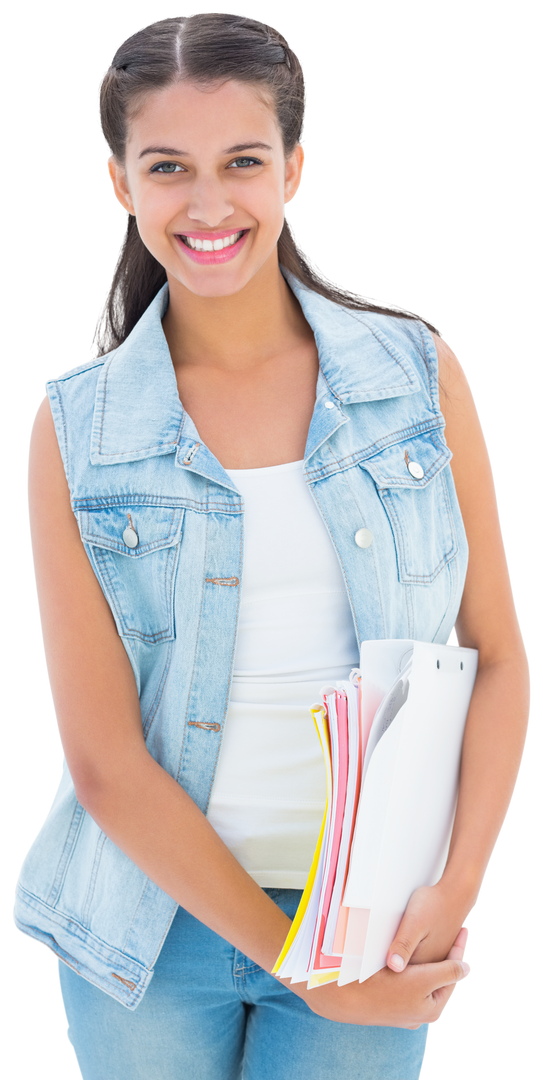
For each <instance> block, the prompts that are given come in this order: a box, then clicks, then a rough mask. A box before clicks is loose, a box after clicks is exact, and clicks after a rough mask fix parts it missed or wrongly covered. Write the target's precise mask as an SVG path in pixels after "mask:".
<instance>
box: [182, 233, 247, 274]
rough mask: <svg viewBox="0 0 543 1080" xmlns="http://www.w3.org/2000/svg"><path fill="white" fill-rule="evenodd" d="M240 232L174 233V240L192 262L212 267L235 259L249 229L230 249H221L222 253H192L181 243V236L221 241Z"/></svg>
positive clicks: (192, 251) (190, 249) (191, 250)
mask: <svg viewBox="0 0 543 1080" xmlns="http://www.w3.org/2000/svg"><path fill="white" fill-rule="evenodd" d="M235 232H240V230H239V229H228V230H223V231H222V232H213V233H211V232H185V233H175V239H176V240H177V243H178V244H179V247H180V248H181V249H182V251H183V253H184V254H185V255H188V257H189V259H192V261H193V262H196V263H200V265H201V266H202V265H203V266H210V265H211V266H212V265H216V264H217V263H224V262H230V259H235V257H236V255H237V254H238V252H240V251H241V249H242V247H243V245H244V243H245V241H246V239H247V237H248V235H249V229H246V230H245V231H244V233H243V236H240V238H239V240H238V241H237V242H236V243H235V244H231V245H230V247H227V248H223V249H222V251H194V250H193V249H192V248H189V247H187V245H186V244H184V243H183V241H182V239H181V237H182V236H190V238H191V240H223V239H224V237H225V236H232V233H235Z"/></svg>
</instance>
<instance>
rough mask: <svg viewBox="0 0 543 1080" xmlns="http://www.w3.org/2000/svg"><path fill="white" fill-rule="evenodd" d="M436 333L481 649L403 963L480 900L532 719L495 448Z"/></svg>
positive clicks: (466, 619) (397, 944)
mask: <svg viewBox="0 0 543 1080" xmlns="http://www.w3.org/2000/svg"><path fill="white" fill-rule="evenodd" d="M434 340H435V344H436V348H437V352H438V357H439V365H440V379H441V384H442V396H441V409H442V412H443V414H444V416H445V420H446V424H447V427H446V433H445V434H446V439H447V443H448V445H449V447H450V449H451V450H452V452H453V459H452V462H451V467H452V471H453V476H454V481H455V486H456V491H457V494H458V500H459V503H460V509H461V511H462V517H463V520H464V525H465V528H466V533H467V537H468V543H469V565H468V571H467V577H466V585H465V589H464V594H463V598H462V604H461V607H460V612H459V616H458V620H457V624H456V629H457V636H458V642H459V644H460V645H464V646H467V647H469V648H474V649H478V650H479V668H478V674H477V680H476V683H475V688H474V692H473V697H472V702H471V707H470V711H469V715H468V721H467V725H466V733H465V737H464V747H463V754H462V769H461V778H460V792H459V799H458V808H457V812H456V818H455V825H454V831H453V836H452V840H451V847H450V852H449V858H448V862H447V866H446V869H445V872H444V874H443V877H442V880H441V882H440V884H439V886H437V887H435V888H434V889H433V890H431V889H428V890H423V889H421V890H417V892H416V893H415V894H414V896H413V899H412V902H411V904H410V905H409V908H408V911H407V913H406V916H405V917H404V919H403V920H402V924H401V925H400V927H399V930H398V934H397V936H396V938H395V940H394V942H393V943H392V945H391V948H390V952H389V957H391V956H392V955H393V954H396V955H399V956H400V957H402V959H403V960H404V962H406V961H407V960H409V959H410V957H411V956H413V958H414V959H415V960H416V961H417V962H420V961H428V960H438V959H442V958H443V957H444V956H446V954H447V952H448V950H449V948H450V945H451V943H452V942H453V941H454V939H455V937H456V934H457V933H458V929H459V928H460V926H461V925H462V922H463V920H464V918H465V916H466V915H467V913H468V912H469V911H470V909H471V908H472V907H473V905H474V903H475V901H476V899H477V894H478V892H479V888H480V885H481V882H482V879H483V875H484V872H485V869H486V866H487V863H488V860H489V858H490V855H491V852H492V849H493V847H494V844H495V842H496V838H497V836H498V833H499V831H500V828H501V825H502V822H503V819H504V817H505V814H506V811H507V807H508V805H509V802H510V799H511V795H512V792H513V787H514V784H515V779H516V776H517V772H518V768H519V764H520V758H521V754H522V749H523V745H524V738H525V733H526V724H527V719H528V693H529V690H528V667H527V661H526V656H525V652H524V647H523V644H522V639H521V636H520V630H519V626H518V623H517V618H516V614H515V608H514V603H513V597H512V593H511V586H510V583H509V576H508V573H507V566H506V561H505V553H504V548H503V542H502V537H501V532H500V523H499V518H498V509H497V505H496V497H495V493H494V484H493V480H492V473H491V469H490V463H489V460H488V454H487V450H486V446H485V443H484V439H483V435H482V432H481V427H480V424H479V420H478V417H477V412H476V409H475V405H474V402H473V398H472V396H471V392H470V389H469V386H468V384H467V381H466V378H465V375H464V373H463V371H462V368H461V367H460V364H459V363H458V360H457V359H456V357H455V356H454V354H453V353H452V352H451V350H450V349H449V348H448V346H447V345H446V344H445V343H444V342H443V341H442V340H441V339H440V338H438V337H435V339H434ZM389 963H390V960H389ZM391 966H392V967H393V968H394V969H395V970H398V969H399V965H394V964H391Z"/></svg>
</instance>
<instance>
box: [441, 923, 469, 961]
mask: <svg viewBox="0 0 543 1080" xmlns="http://www.w3.org/2000/svg"><path fill="white" fill-rule="evenodd" d="M467 940H468V932H467V929H466V927H465V926H463V927H462V929H461V930H460V933H459V934H457V937H456V941H455V942H454V944H453V945H451V948H450V950H449V952H448V953H447V957H446V959H447V960H463V959H464V950H465V948H466V942H467Z"/></svg>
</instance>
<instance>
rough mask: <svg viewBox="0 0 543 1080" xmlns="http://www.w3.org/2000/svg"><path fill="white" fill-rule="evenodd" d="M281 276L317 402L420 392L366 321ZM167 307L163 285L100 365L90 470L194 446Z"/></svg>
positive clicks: (403, 360) (398, 355)
mask: <svg viewBox="0 0 543 1080" xmlns="http://www.w3.org/2000/svg"><path fill="white" fill-rule="evenodd" d="M283 274H284V276H285V278H286V280H287V281H288V284H289V286H290V288H291V289H292V291H293V293H294V294H295V296H296V297H297V299H298V301H299V303H300V305H301V307H302V310H303V313H304V315H305V317H306V319H307V321H308V323H309V325H310V326H311V329H312V330H313V333H314V335H315V341H316V343H317V349H318V353H319V364H320V374H321V376H322V377H321V378H319V386H318V388H317V397H318V398H319V397H320V396H321V386H322V387H324V392H325V393H326V394H328V395H329V394H332V395H333V396H334V398H335V399H336V400H337V403H338V405H351V404H353V403H356V402H362V401H379V400H382V399H384V398H390V397H400V396H404V395H406V394H414V393H416V392H417V390H419V389H420V384H419V380H418V378H417V375H416V372H415V370H414V368H413V366H412V364H411V363H410V361H409V359H408V357H407V356H406V355H405V354H404V353H403V352H400V351H399V349H398V348H397V346H396V345H395V344H394V343H393V342H392V341H391V340H390V339H389V338H388V337H387V336H386V335H385V334H384V333H383V331H382V329H381V327H380V325H378V324H377V321H373V320H372V318H371V314H368V315H367V314H366V313H365V312H354V311H348V310H347V309H346V308H342V307H340V306H339V305H337V304H334V303H332V302H331V301H330V300H327V299H325V298H324V297H322V296H319V295H318V293H315V292H312V291H311V290H309V289H307V288H305V287H304V286H303V285H301V284H300V282H299V281H298V280H297V279H296V278H295V277H293V275H292V274H290V273H288V272H287V271H285V270H283ZM167 306H168V286H167V285H164V286H163V288H162V289H161V290H160V292H159V293H158V294H157V295H156V296H155V298H154V300H153V301H152V303H151V304H150V305H149V307H148V308H147V310H146V311H145V312H144V314H143V315H142V317H141V319H140V320H139V322H138V323H137V324H136V326H135V327H134V329H133V330H132V332H131V334H130V335H129V336H128V337H127V339H126V341H124V342H123V344H122V345H120V346H119V348H118V349H115V350H114V351H113V352H112V353H111V354H110V355H109V356H108V357H107V358H106V360H105V362H104V365H103V367H102V369H101V371H100V375H99V378H98V384H97V387H96V399H95V408H94V420H93V427H92V437H91V453H90V460H91V463H92V464H93V465H117V464H119V463H122V462H125V461H126V462H128V461H138V460H141V459H142V458H148V457H156V456H158V455H160V454H172V453H174V452H176V451H177V449H178V447H180V445H184V444H185V443H186V442H187V440H188V441H189V442H200V441H201V440H200V439H199V436H198V432H197V430H196V428H195V426H194V424H193V422H192V420H191V419H190V417H189V416H188V414H187V413H186V412H185V410H184V409H183V406H182V404H181V402H180V400H179V394H178V391H177V382H176V379H175V373H174V369H173V365H172V361H171V357H170V352H169V349H168V345H167V342H166V338H165V336H164V331H163V329H162V318H163V316H164V314H165V312H166V309H167ZM202 449H203V447H202ZM206 449H207V448H206ZM207 454H209V451H207ZM206 456H207V455H206ZM209 456H210V457H212V455H209ZM213 460H215V459H213ZM217 464H218V463H217ZM219 468H220V466H219ZM220 472H221V474H222V469H220Z"/></svg>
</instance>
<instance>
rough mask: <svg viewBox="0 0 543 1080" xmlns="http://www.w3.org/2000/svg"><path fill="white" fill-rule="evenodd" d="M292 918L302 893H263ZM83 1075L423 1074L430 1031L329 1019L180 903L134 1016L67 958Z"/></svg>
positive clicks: (161, 1078) (93, 1079) (320, 1079)
mask: <svg viewBox="0 0 543 1080" xmlns="http://www.w3.org/2000/svg"><path fill="white" fill-rule="evenodd" d="M266 892H267V893H268V894H269V895H270V896H271V897H272V899H273V900H274V901H275V903H277V904H279V906H280V907H281V908H282V909H283V910H284V911H285V912H286V913H287V914H288V915H289V916H290V917H292V916H293V915H294V912H295V911H296V907H297V905H298V901H299V899H300V896H301V892H300V891H299V890H297V889H266ZM60 982H61V987H62V994H63V997H64V1005H65V1008H66V1014H67V1017H68V1022H69V1032H68V1034H69V1037H70V1039H71V1042H72V1043H73V1046H74V1049H75V1052H76V1054H77V1058H78V1061H79V1066H80V1069H81V1072H82V1075H83V1078H84V1080H126V1077H130V1080H293V1078H296V1080H339V1078H340V1080H417V1077H418V1076H419V1073H420V1068H421V1065H422V1058H423V1054H424V1046H425V1042H426V1027H425V1026H424V1027H421V1028H419V1029H418V1030H417V1031H407V1030H403V1029H402V1028H387V1027H359V1026H358V1025H355V1024H339V1023H336V1022H335V1021H332V1020H323V1019H322V1018H321V1017H319V1016H316V1015H315V1013H313V1012H311V1010H310V1009H309V1008H308V1006H307V1005H306V1004H305V1002H304V1001H302V1000H301V999H300V998H299V997H296V995H295V994H292V993H291V992H290V990H289V989H288V988H287V987H286V986H283V985H282V984H281V983H279V982H278V981H277V980H276V979H274V978H273V977H272V976H271V975H268V973H267V972H265V971H263V970H262V968H260V967H258V965H257V964H254V963H253V961H252V960H249V959H248V958H247V957H246V956H244V955H243V953H240V952H239V951H238V950H237V949H234V948H233V946H232V945H229V944H228V942H227V941H225V940H224V939H223V938H221V937H219V936H218V935H217V934H215V933H214V932H213V931H212V930H210V929H209V928H208V927H206V926H204V925H203V923H201V922H198V920H197V919H195V918H193V916H192V915H189V914H188V913H187V912H186V911H184V910H183V909H182V908H179V909H178V911H177V913H176V916H175V919H174V921H173V923H172V926H171V928H170V931H169V933H168V936H167V938H166V941H165V943H164V946H163V948H162V951H161V953H160V956H159V958H158V960H157V963H156V966H155V974H154V976H153V979H152V981H151V983H150V985H149V988H148V989H147V991H146V994H145V996H144V998H143V1000H142V1001H141V1003H140V1004H139V1005H138V1007H137V1009H135V1010H134V1011H133V1012H130V1011H129V1010H128V1009H125V1008H124V1006H123V1005H120V1004H119V1003H118V1002H117V1001H115V1000H114V999H113V998H111V997H109V995H108V994H105V993H104V992H103V991H102V990H99V989H98V988H97V987H95V986H92V985H91V983H89V982H87V981H86V980H85V979H83V978H81V976H80V975H78V974H77V973H76V972H75V971H74V970H73V969H72V968H69V967H67V966H66V965H65V964H63V963H62V962H60Z"/></svg>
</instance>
